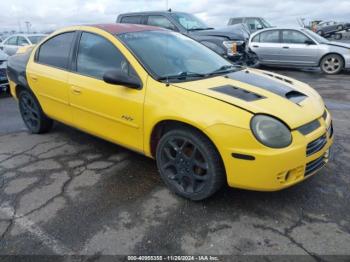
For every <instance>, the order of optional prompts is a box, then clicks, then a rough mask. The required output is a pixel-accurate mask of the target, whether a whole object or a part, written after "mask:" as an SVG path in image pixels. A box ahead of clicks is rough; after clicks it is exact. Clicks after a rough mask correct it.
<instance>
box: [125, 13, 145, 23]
mask: <svg viewBox="0 0 350 262" xmlns="http://www.w3.org/2000/svg"><path fill="white" fill-rule="evenodd" d="M121 22H122V23H125V24H141V16H139V15H133V16H124V17H123V18H122V19H121Z"/></svg>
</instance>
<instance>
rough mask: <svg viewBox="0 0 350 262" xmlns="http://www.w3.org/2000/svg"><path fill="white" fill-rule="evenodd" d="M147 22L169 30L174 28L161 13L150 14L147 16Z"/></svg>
mask: <svg viewBox="0 0 350 262" xmlns="http://www.w3.org/2000/svg"><path fill="white" fill-rule="evenodd" d="M147 24H148V25H152V26H159V27H163V28H167V29H170V30H176V28H175V26H174V25H173V24H172V23H171V22H170V21H169V20H168V18H166V17H164V16H161V15H150V16H149V17H148V20H147Z"/></svg>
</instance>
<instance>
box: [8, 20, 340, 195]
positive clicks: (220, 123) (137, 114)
mask: <svg viewBox="0 0 350 262" xmlns="http://www.w3.org/2000/svg"><path fill="white" fill-rule="evenodd" d="M8 77H9V79H10V87H11V92H12V95H13V96H14V97H16V98H17V99H18V101H19V109H20V112H21V115H22V117H23V120H24V123H25V124H26V126H27V127H28V129H29V131H30V132H32V133H35V134H37V133H44V132H47V131H49V130H50V129H51V127H52V125H53V120H57V121H59V122H62V123H65V124H67V125H70V126H72V127H75V128H78V129H80V130H83V131H85V132H88V133H90V134H92V135H95V136H98V137H101V138H103V139H106V140H108V141H111V142H113V143H116V144H119V145H122V146H124V147H127V148H130V149H131V150H134V151H137V152H140V153H142V154H144V155H146V156H148V157H151V158H154V159H155V160H156V162H157V166H158V169H159V173H160V175H161V177H162V179H163V180H164V182H165V184H166V185H167V186H168V187H169V188H170V189H171V190H172V191H174V192H175V193H177V194H179V195H181V196H183V197H185V198H189V199H192V200H201V199H205V198H207V197H209V196H211V195H212V194H213V193H215V192H216V191H217V190H218V189H219V188H220V187H221V186H222V185H224V184H225V183H226V182H227V183H228V185H229V186H231V187H237V188H244V189H251V190H261V191H275V190H280V189H283V188H286V187H289V186H291V185H294V184H296V183H298V182H301V181H303V180H305V179H306V178H308V177H310V176H312V175H313V174H315V173H316V172H317V171H319V170H320V169H321V168H322V167H323V166H324V165H325V164H326V163H327V162H328V159H329V149H330V147H331V145H332V143H333V128H332V121H331V115H330V114H329V112H328V111H327V109H326V108H325V105H324V102H323V100H322V98H321V97H320V95H319V94H318V93H317V92H316V91H315V90H314V89H312V88H311V87H310V86H308V85H307V84H304V83H302V82H299V81H297V80H294V79H291V78H288V77H284V76H281V75H277V74H274V73H270V72H266V71H261V70H256V69H249V68H244V67H240V66H236V65H232V64H231V63H229V62H228V61H227V60H225V59H224V58H222V57H220V56H219V55H218V54H216V53H214V52H213V51H211V50H210V49H208V48H207V47H205V46H203V45H202V44H200V43H198V42H196V41H194V40H192V39H190V38H188V37H186V36H183V35H181V34H178V33H175V32H172V31H168V30H165V29H160V28H156V27H149V26H141V25H130V24H103V25H91V26H76V27H69V28H65V29H62V30H60V31H57V32H55V33H53V34H52V35H50V36H49V37H47V38H46V39H45V40H43V41H42V42H41V43H40V44H38V45H37V46H36V47H34V48H33V49H32V50H30V51H28V52H25V53H23V54H17V55H15V56H13V57H11V58H10V59H9V62H8ZM145 175H147V174H145Z"/></svg>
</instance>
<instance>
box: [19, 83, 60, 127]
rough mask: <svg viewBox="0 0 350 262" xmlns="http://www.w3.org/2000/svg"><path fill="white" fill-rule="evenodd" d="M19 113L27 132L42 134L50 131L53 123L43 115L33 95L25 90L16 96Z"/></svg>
mask: <svg viewBox="0 0 350 262" xmlns="http://www.w3.org/2000/svg"><path fill="white" fill-rule="evenodd" d="M18 100H19V111H20V113H21V116H22V119H23V122H24V124H25V125H26V127H27V128H28V130H29V132H31V133H32V134H42V133H46V132H48V131H50V130H51V128H52V126H53V121H52V119H50V118H49V117H47V116H46V115H45V113H44V112H43V110H42V108H41V106H40V104H39V102H38V100H37V99H36V97H35V96H34V94H33V93H32V92H31V91H30V90H27V89H24V90H21V91H20V93H19V96H18Z"/></svg>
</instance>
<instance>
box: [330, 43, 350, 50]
mask: <svg viewBox="0 0 350 262" xmlns="http://www.w3.org/2000/svg"><path fill="white" fill-rule="evenodd" d="M326 44H327V45H331V46H337V47H344V48H349V49H350V44H348V43H342V42H329V43H326Z"/></svg>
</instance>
